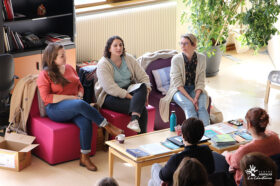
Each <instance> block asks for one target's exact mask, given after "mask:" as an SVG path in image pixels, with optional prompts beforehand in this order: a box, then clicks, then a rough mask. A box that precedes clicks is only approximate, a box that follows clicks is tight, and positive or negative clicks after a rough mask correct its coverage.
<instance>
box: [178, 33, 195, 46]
mask: <svg viewBox="0 0 280 186" xmlns="http://www.w3.org/2000/svg"><path fill="white" fill-rule="evenodd" d="M181 39H187V40H189V42H190V44H191V45H192V46H196V44H197V38H196V37H195V35H193V34H191V33H187V34H184V35H182V36H181Z"/></svg>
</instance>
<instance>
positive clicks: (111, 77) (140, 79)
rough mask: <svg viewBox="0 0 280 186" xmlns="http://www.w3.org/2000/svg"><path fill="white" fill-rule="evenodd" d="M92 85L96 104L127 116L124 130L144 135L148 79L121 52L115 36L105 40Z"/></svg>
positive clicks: (142, 71)
mask: <svg viewBox="0 0 280 186" xmlns="http://www.w3.org/2000/svg"><path fill="white" fill-rule="evenodd" d="M97 77H98V82H97V84H96V85H95V95H96V97H97V104H98V105H99V106H101V107H103V108H107V109H110V110H113V111H116V112H120V113H125V114H129V115H131V121H130V122H129V124H128V125H127V127H128V128H129V129H131V130H134V131H136V132H138V133H144V132H146V128H147V119H148V113H147V110H146V107H145V105H147V104H148V94H149V92H150V90H151V87H150V79H149V76H148V75H147V74H146V72H145V71H144V69H143V68H142V67H141V66H140V64H138V62H137V61H136V59H135V58H134V57H132V56H131V55H129V54H126V53H125V48H124V42H123V40H122V39H121V38H120V37H119V36H112V37H111V38H109V39H108V41H107V44H106V46H105V50H104V56H103V57H102V58H101V59H100V60H99V62H98V66H97Z"/></svg>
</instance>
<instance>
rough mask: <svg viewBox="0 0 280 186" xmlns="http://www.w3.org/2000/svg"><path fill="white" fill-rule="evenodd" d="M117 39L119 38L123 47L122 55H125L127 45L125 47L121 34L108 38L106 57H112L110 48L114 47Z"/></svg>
mask: <svg viewBox="0 0 280 186" xmlns="http://www.w3.org/2000/svg"><path fill="white" fill-rule="evenodd" d="M115 40H119V41H120V45H121V46H122V47H123V49H122V54H121V57H122V56H125V47H124V42H123V39H122V38H121V37H120V36H112V37H110V38H109V39H108V40H107V43H106V46H105V50H104V57H107V58H111V51H110V50H111V49H112V47H114V45H113V44H114V41H115Z"/></svg>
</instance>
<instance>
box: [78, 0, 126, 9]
mask: <svg viewBox="0 0 280 186" xmlns="http://www.w3.org/2000/svg"><path fill="white" fill-rule="evenodd" d="M122 1H129V0H75V6H76V7H89V6H96V5H102V4H107V3H116V2H122Z"/></svg>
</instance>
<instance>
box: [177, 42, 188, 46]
mask: <svg viewBox="0 0 280 186" xmlns="http://www.w3.org/2000/svg"><path fill="white" fill-rule="evenodd" d="M178 44H179V45H180V46H187V45H188V43H183V42H179V43H178Z"/></svg>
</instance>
